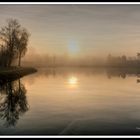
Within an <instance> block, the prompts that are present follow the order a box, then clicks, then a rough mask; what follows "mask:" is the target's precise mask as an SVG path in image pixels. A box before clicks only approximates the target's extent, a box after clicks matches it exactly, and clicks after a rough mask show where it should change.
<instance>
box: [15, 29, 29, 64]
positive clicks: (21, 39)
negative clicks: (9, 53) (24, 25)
mask: <svg viewBox="0 0 140 140" xmlns="http://www.w3.org/2000/svg"><path fill="white" fill-rule="evenodd" d="M28 38H29V33H28V32H27V30H26V29H22V30H21V31H20V35H19V36H17V38H16V49H17V53H18V66H21V57H23V56H24V55H25V53H26V51H27V45H28Z"/></svg>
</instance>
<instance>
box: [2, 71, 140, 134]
mask: <svg viewBox="0 0 140 140" xmlns="http://www.w3.org/2000/svg"><path fill="white" fill-rule="evenodd" d="M0 85H1V86H0V93H1V94H0V135H133V134H135V135H139V134H140V70H128V69H121V70H120V69H115V68H114V69H105V68H39V69H38V72H37V73H34V74H31V75H28V76H25V77H23V78H21V79H18V80H16V81H11V82H8V83H1V84H0Z"/></svg>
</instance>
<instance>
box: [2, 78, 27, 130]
mask: <svg viewBox="0 0 140 140" xmlns="http://www.w3.org/2000/svg"><path fill="white" fill-rule="evenodd" d="M0 92H1V93H0V94H1V98H0V118H1V119H3V120H4V121H5V124H4V125H5V126H6V127H11V126H16V124H17V121H18V120H19V117H20V116H21V115H22V114H24V113H25V112H26V111H28V109H29V107H28V103H27V98H26V89H25V87H24V85H23V84H22V83H21V81H20V79H19V80H16V81H0Z"/></svg>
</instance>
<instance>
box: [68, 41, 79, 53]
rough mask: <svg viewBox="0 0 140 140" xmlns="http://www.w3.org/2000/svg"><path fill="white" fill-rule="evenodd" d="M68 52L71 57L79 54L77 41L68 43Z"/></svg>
mask: <svg viewBox="0 0 140 140" xmlns="http://www.w3.org/2000/svg"><path fill="white" fill-rule="evenodd" d="M68 50H69V52H70V54H71V55H74V54H77V53H78V52H79V47H78V44H77V42H76V41H75V40H71V41H69V43H68Z"/></svg>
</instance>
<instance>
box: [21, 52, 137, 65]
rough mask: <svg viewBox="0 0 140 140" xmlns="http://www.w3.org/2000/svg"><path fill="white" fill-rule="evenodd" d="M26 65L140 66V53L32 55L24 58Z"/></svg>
mask: <svg viewBox="0 0 140 140" xmlns="http://www.w3.org/2000/svg"><path fill="white" fill-rule="evenodd" d="M23 65H24V66H30V65H32V66H36V67H140V54H139V53H138V54H137V55H136V56H135V57H126V56H125V55H123V56H113V55H111V54H109V55H108V56H107V57H104V58H100V56H98V57H94V56H89V57H86V56H83V57H78V56H77V57H75V58H72V57H70V56H68V55H47V54H46V55H32V57H31V56H30V57H27V58H26V57H25V59H23Z"/></svg>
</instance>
